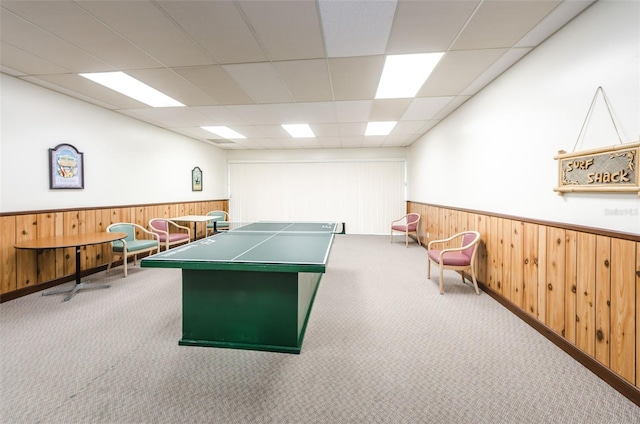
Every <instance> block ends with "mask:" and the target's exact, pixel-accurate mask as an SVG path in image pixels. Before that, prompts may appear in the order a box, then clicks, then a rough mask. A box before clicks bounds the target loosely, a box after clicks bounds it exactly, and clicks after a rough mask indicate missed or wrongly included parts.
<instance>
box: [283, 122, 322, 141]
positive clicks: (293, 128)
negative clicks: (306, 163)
mask: <svg viewBox="0 0 640 424" xmlns="http://www.w3.org/2000/svg"><path fill="white" fill-rule="evenodd" d="M282 128H284V129H285V130H286V131H287V132H288V133H289V135H290V136H291V137H293V138H308V137H315V136H316V135H315V134H314V133H313V131H312V130H311V127H310V126H309V125H308V124H289V125H282Z"/></svg>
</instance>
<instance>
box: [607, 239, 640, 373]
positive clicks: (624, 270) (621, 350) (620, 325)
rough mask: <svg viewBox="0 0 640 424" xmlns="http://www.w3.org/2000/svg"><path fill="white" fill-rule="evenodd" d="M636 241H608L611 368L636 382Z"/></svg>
mask: <svg viewBox="0 0 640 424" xmlns="http://www.w3.org/2000/svg"><path fill="white" fill-rule="evenodd" d="M635 245H636V243H634V242H632V241H628V240H619V239H612V240H611V338H610V346H611V369H612V370H613V371H614V372H616V373H617V374H618V375H620V376H621V377H623V378H624V379H625V380H627V381H629V382H630V383H631V384H634V383H635V374H636V370H635V345H636V328H635V326H636V302H635V299H636V287H635V278H634V277H635V276H634V274H635V259H636V258H635V257H636V246H635Z"/></svg>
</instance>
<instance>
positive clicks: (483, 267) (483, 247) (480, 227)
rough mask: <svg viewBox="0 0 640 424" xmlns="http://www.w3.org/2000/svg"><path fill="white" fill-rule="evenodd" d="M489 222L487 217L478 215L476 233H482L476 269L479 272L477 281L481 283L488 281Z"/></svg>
mask: <svg viewBox="0 0 640 424" xmlns="http://www.w3.org/2000/svg"><path fill="white" fill-rule="evenodd" d="M488 221H489V220H488V218H487V217H486V216H485V215H481V214H477V215H476V231H478V232H479V233H480V245H479V246H478V253H477V254H476V261H477V264H476V267H477V270H478V275H477V279H479V280H480V281H487V243H486V242H485V240H486V239H487V237H488V234H489V233H488V230H487V223H488Z"/></svg>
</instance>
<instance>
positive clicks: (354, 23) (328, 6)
mask: <svg viewBox="0 0 640 424" xmlns="http://www.w3.org/2000/svg"><path fill="white" fill-rule="evenodd" d="M318 6H319V8H320V16H321V17H322V30H323V33H324V38H325V46H326V49H327V56H328V57H347V56H372V55H381V54H384V52H385V49H386V47H387V40H388V38H389V32H390V31H391V25H392V23H393V16H394V14H395V10H396V1H395V0H386V1H373V0H366V1H363V0H351V1H335V0H319V1H318Z"/></svg>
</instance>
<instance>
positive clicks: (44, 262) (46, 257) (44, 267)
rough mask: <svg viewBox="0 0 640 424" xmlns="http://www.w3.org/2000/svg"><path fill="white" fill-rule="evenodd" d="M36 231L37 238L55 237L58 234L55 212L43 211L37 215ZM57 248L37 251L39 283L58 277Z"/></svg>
mask: <svg viewBox="0 0 640 424" xmlns="http://www.w3.org/2000/svg"><path fill="white" fill-rule="evenodd" d="M36 233H37V238H47V237H54V236H55V235H56V220H55V213H41V214H37V215H36ZM56 250H58V249H43V250H38V251H37V258H38V259H37V261H38V271H37V274H38V279H37V282H38V283H41V282H43V281H49V280H53V279H54V278H56V267H57V264H56Z"/></svg>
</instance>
